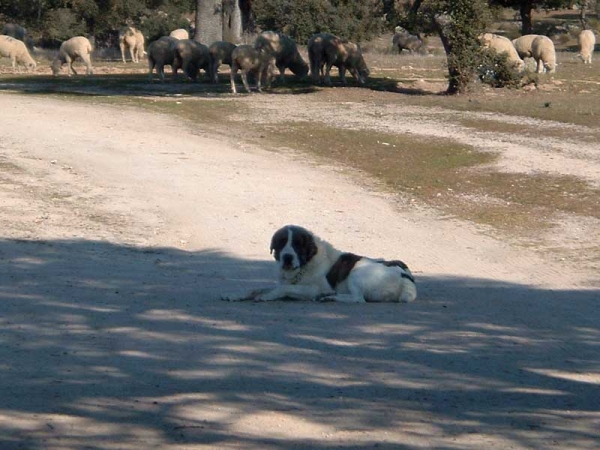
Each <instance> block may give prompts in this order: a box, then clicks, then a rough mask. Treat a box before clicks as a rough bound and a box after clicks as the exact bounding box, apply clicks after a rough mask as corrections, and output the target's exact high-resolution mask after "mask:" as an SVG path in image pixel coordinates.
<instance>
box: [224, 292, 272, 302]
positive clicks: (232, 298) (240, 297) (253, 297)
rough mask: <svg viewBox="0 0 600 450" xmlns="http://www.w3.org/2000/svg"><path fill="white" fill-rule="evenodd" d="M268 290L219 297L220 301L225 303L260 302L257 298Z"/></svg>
mask: <svg viewBox="0 0 600 450" xmlns="http://www.w3.org/2000/svg"><path fill="white" fill-rule="evenodd" d="M267 291H268V289H256V290H254V291H252V292H250V293H248V294H239V293H237V294H223V295H221V300H223V301H225V302H253V301H254V302H256V301H261V300H259V299H258V298H259V297H260V296H261V295H262V294H263V293H265V292H267Z"/></svg>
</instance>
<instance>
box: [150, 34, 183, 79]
mask: <svg viewBox="0 0 600 450" xmlns="http://www.w3.org/2000/svg"><path fill="white" fill-rule="evenodd" d="M177 42H179V39H176V38H174V37H171V36H163V37H161V38H160V39H158V40H156V41H154V42H151V43H150V45H149V46H148V50H147V55H148V69H149V74H148V76H149V78H150V81H152V71H153V70H154V68H155V67H156V73H157V74H158V77H159V78H160V81H161V82H162V81H165V66H166V65H169V66H171V69H173V61H174V59H175V45H176V44H177ZM176 72H177V69H175V70H173V75H175V73H176Z"/></svg>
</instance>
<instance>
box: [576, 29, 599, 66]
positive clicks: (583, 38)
mask: <svg viewBox="0 0 600 450" xmlns="http://www.w3.org/2000/svg"><path fill="white" fill-rule="evenodd" d="M577 42H578V43H579V57H580V58H581V59H583V63H584V64H591V63H592V54H593V53H594V46H595V45H596V36H594V32H593V31H592V30H583V31H582V32H581V33H579V36H578V38H577Z"/></svg>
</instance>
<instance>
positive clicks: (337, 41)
mask: <svg viewBox="0 0 600 450" xmlns="http://www.w3.org/2000/svg"><path fill="white" fill-rule="evenodd" d="M308 57H309V60H310V72H311V75H312V79H313V82H314V83H315V84H316V83H317V82H318V81H319V80H321V79H323V67H324V66H325V83H326V84H327V85H329V86H331V78H330V75H329V74H330V71H331V67H332V66H336V67H337V68H338V71H339V74H340V78H341V80H342V84H343V85H346V69H348V70H349V71H350V73H351V74H352V76H353V77H354V78H355V79H356V82H357V84H360V85H363V84H365V82H366V80H367V77H368V76H369V69H368V68H367V64H366V63H365V60H364V58H363V55H362V51H361V49H360V47H359V46H358V45H356V44H354V43H352V42H348V41H346V40H343V39H341V38H339V37H337V36H334V35H333V34H329V33H318V34H315V35H313V36H312V37H311V38H310V39H309V40H308Z"/></svg>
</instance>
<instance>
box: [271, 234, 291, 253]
mask: <svg viewBox="0 0 600 450" xmlns="http://www.w3.org/2000/svg"><path fill="white" fill-rule="evenodd" d="M286 242H287V227H283V228H280V229H279V230H277V231H276V232H275V234H273V237H272V238H271V247H270V253H271V255H272V254H273V252H275V254H276V255H277V251H279V250H281V249H282V248H283V247H284V246H285V243H286Z"/></svg>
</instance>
